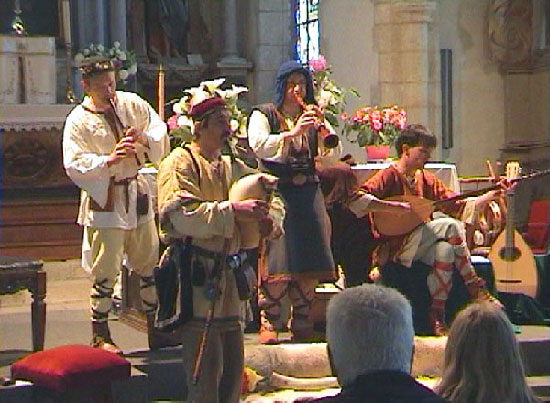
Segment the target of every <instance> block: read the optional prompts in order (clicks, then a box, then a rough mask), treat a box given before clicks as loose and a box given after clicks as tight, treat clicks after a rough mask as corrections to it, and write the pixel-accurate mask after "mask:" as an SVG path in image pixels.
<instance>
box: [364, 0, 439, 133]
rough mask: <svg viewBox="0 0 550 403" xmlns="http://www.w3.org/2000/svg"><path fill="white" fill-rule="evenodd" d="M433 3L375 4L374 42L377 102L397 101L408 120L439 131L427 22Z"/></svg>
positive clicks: (436, 85)
mask: <svg viewBox="0 0 550 403" xmlns="http://www.w3.org/2000/svg"><path fill="white" fill-rule="evenodd" d="M436 7H437V5H436V2H434V1H429V0H411V1H388V0H378V1H377V2H376V3H375V13H376V14H375V43H376V47H377V50H378V52H379V74H380V76H379V77H380V78H379V80H380V103H381V105H382V106H386V105H391V104H399V105H400V106H402V107H404V108H405V110H406V111H407V113H408V116H409V122H415V123H421V124H424V125H426V126H428V127H429V128H430V130H432V131H433V132H434V133H439V128H440V125H441V124H440V119H439V116H440V111H439V109H438V105H440V103H441V101H440V99H441V96H440V92H439V81H440V78H439V59H438V58H437V55H438V52H437V49H435V47H436V46H435V44H437V41H436V40H434V39H435V38H434V34H433V32H434V30H432V28H433V27H431V26H430V25H431V24H432V22H433V14H434V11H435V10H436Z"/></svg>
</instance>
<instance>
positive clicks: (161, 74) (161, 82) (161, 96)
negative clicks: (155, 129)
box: [158, 64, 164, 120]
mask: <svg viewBox="0 0 550 403" xmlns="http://www.w3.org/2000/svg"><path fill="white" fill-rule="evenodd" d="M158 102H159V107H158V111H159V116H160V118H161V119H162V120H164V70H163V69H162V64H161V65H160V67H159V76H158Z"/></svg>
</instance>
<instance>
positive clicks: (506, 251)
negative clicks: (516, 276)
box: [498, 246, 521, 262]
mask: <svg viewBox="0 0 550 403" xmlns="http://www.w3.org/2000/svg"><path fill="white" fill-rule="evenodd" d="M498 255H499V256H500V258H501V259H502V260H504V261H505V262H515V261H516V260H518V259H519V258H520V257H521V251H520V250H519V248H517V247H516V246H504V247H502V248H501V249H500V250H499V251H498Z"/></svg>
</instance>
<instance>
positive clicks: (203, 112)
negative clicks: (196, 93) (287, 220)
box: [189, 97, 231, 147]
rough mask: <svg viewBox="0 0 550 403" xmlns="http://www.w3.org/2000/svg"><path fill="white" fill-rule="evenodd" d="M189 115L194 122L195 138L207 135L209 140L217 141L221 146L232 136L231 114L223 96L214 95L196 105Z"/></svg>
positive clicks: (217, 144)
mask: <svg viewBox="0 0 550 403" xmlns="http://www.w3.org/2000/svg"><path fill="white" fill-rule="evenodd" d="M189 116H190V117H191V119H192V120H193V123H194V126H193V135H194V136H195V139H198V138H200V137H201V136H204V135H207V136H208V140H211V141H213V142H215V143H216V144H215V145H216V147H217V146H220V147H221V146H222V145H223V144H224V143H225V142H226V141H227V139H228V138H229V137H230V136H231V126H230V124H229V119H230V115H229V111H228V109H227V104H226V103H225V101H224V100H223V99H222V98H219V97H212V98H208V99H206V100H204V101H202V102H200V103H198V104H196V105H194V106H193V107H192V108H191V110H190V111H189Z"/></svg>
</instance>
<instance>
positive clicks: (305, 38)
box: [293, 0, 320, 64]
mask: <svg viewBox="0 0 550 403" xmlns="http://www.w3.org/2000/svg"><path fill="white" fill-rule="evenodd" d="M319 1H320V0H293V3H294V21H295V26H296V33H295V34H296V59H298V60H300V61H301V62H302V63H304V64H305V63H307V62H309V61H310V60H316V59H318V58H319V53H320V50H319V48H320V35H319Z"/></svg>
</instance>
